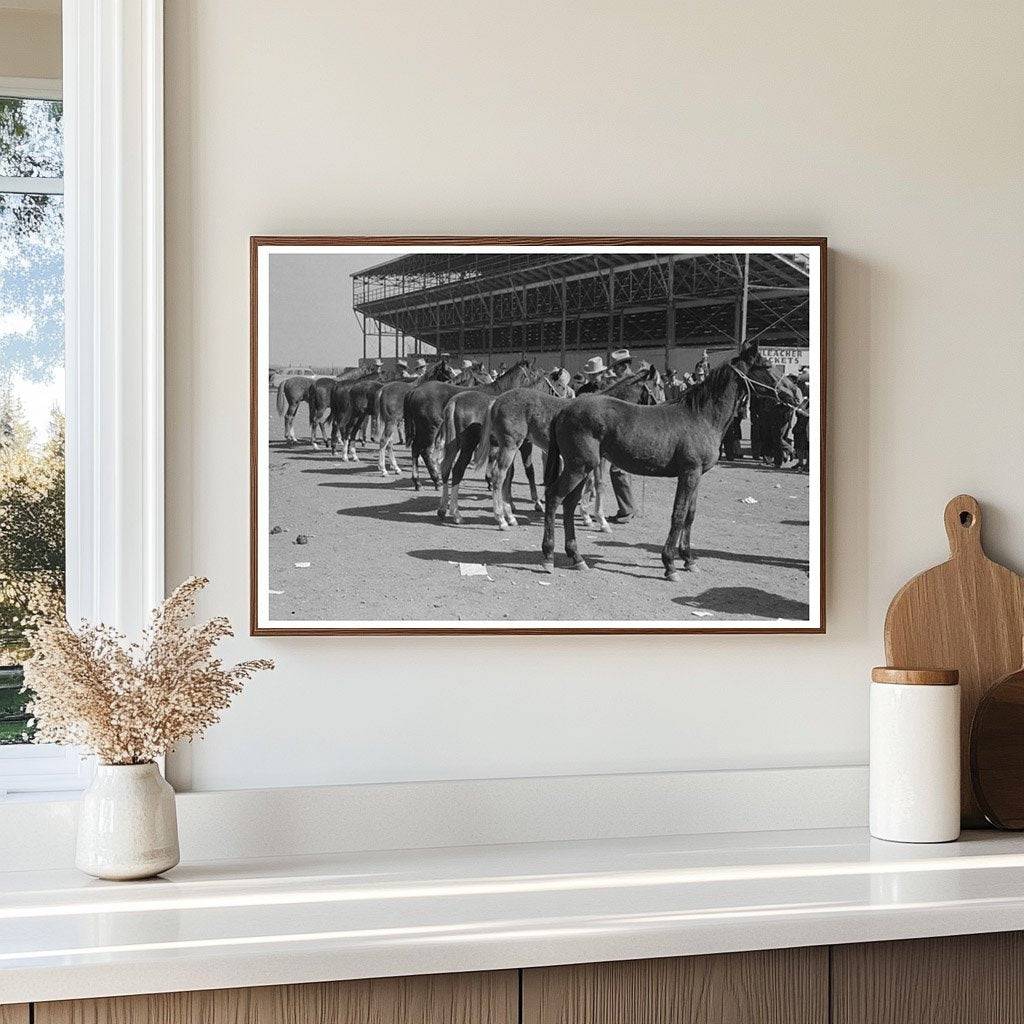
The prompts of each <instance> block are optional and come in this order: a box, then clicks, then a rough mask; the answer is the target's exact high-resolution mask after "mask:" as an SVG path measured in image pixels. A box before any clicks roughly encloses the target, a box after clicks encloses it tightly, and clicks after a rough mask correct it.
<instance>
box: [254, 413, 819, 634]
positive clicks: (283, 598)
mask: <svg viewBox="0 0 1024 1024" xmlns="http://www.w3.org/2000/svg"><path fill="white" fill-rule="evenodd" d="M300 419H301V417H300ZM282 435H283V430H282V426H281V420H280V419H278V418H277V417H272V420H271V425H270V437H271V438H272V440H271V451H270V473H269V480H270V525H271V528H273V527H280V532H278V533H274V534H272V535H271V536H270V537H269V538H268V540H269V546H270V572H269V578H270V589H271V597H270V612H271V617H272V618H273V619H274V620H277V621H284V622H287V621H288V620H294V621H298V620H307V619H310V620H321V621H323V620H329V621H336V620H345V621H350V620H388V619H391V620H399V619H401V620H415V619H436V620H450V621H458V620H479V619H487V620H494V621H498V622H511V621H515V620H530V619H591V620H606V621H607V620H621V619H630V620H662V621H665V620H680V621H685V622H689V623H692V624H693V625H700V624H701V623H707V622H710V621H714V620H724V619H748V620H755V619H761V620H771V619H780V618H781V619H806V618H807V617H808V600H809V592H808V490H809V488H808V477H807V475H806V474H800V473H796V472H793V471H790V470H775V469H771V468H769V467H766V466H764V465H761V464H755V463H753V462H751V461H750V460H749V459H745V460H742V461H739V462H736V463H720V464H719V465H718V466H717V467H715V468H714V469H712V470H711V471H710V472H709V473H707V474H706V475H705V476H704V479H703V481H702V482H701V493H700V498H699V504H698V508H697V518H696V520H695V522H694V526H693V546H694V551H695V553H696V555H697V557H698V571H696V572H693V573H684V572H680V573H679V579H678V582H675V583H669V582H666V581H665V580H664V578H663V568H662V564H661V556H660V552H661V546H662V544H663V543H664V540H665V535H666V533H667V531H668V524H669V516H670V511H671V506H672V497H673V494H674V491H675V481H674V480H662V479H648V480H646V481H644V480H643V479H641V478H634V481H633V494H634V500H635V502H636V506H637V516H636V518H635V519H634V520H633V521H632V522H631V523H628V524H625V525H623V526H618V527H616V526H613V531H614V532H613V533H612V534H602V533H599V532H596V531H593V530H588V529H586V528H585V527H583V526H582V524H579V526H578V536H579V542H580V552H581V553H582V554H583V556H584V557H585V558H586V559H587V560H588V562H589V563H590V565H591V570H590V571H589V572H582V571H578V570H570V569H568V568H566V567H565V565H566V562H565V556H564V554H563V536H562V527H561V518H560V517H559V523H558V529H557V533H556V571H555V573H554V575H550V574H547V573H545V572H543V570H542V568H541V554H540V541H541V529H542V526H543V523H542V519H543V517H542V515H541V514H539V513H534V512H533V511H532V505H531V504H530V503H529V501H528V500H527V499H528V497H529V494H528V489H527V486H526V482H525V480H524V479H523V472H522V467H521V466H520V465H519V463H518V460H517V464H516V485H515V497H516V507H517V509H518V510H519V512H520V517H519V518H520V523H521V524H522V525H521V526H519V528H518V529H514V530H510V531H508V532H504V533H503V532H501V531H499V530H498V528H497V527H496V526H495V525H494V522H493V519H492V517H491V502H490V495H489V494H488V492H487V488H486V486H485V484H484V482H483V479H482V478H481V476H480V474H474V473H472V471H471V472H470V474H468V475H467V478H466V480H465V481H464V483H463V486H462V508H463V517H464V521H463V524H462V525H461V526H454V525H445V524H442V523H441V522H440V521H439V520H438V518H437V515H436V511H437V505H438V495H437V494H436V493H435V492H434V490H433V488H432V486H431V484H430V482H429V477H427V476H426V474H425V473H424V474H423V475H422V479H423V480H425V481H426V484H425V488H424V490H422V491H420V492H419V493H416V492H414V491H413V490H412V485H411V483H410V478H409V457H408V451H407V449H404V448H402V449H399V453H398V461H399V465H400V466H401V467H402V470H403V475H402V476H401V477H399V478H398V479H397V481H396V478H395V477H394V476H392V477H390V478H389V479H386V480H385V479H383V478H382V477H381V476H380V475H379V473H378V471H377V462H376V445H372V444H371V445H366V446H361V449H360V457H361V458H362V460H363V461H361V462H358V463H352V462H347V463H346V462H342V461H341V460H340V459H338V458H335V457H333V456H331V455H330V453H329V452H325V451H323V450H322V449H321V450H319V451H317V450H314V449H313V448H311V447H310V446H309V445H308V444H301V445H298V446H295V447H288V446H287V445H286V444H285V443H284V441H283V440H281V437H282ZM538 461H539V458H538ZM537 473H538V478H539V477H540V467H539V466H538V470H537ZM606 487H607V492H606V493H607V500H606V509H607V511H608V514H611V513H612V512H614V511H615V501H614V498H613V497H612V495H611V488H610V486H608V485H607V481H606ZM745 498H754V499H756V504H755V503H748V502H745V501H744V500H743V499H745ZM542 500H543V494H542ZM300 534H303V535H305V536H306V537H308V538H309V540H308V543H307V544H298V543H296V538H297V537H298V536H299V535H300ZM296 562H309V563H310V564H309V567H308V568H306V567H296V565H295V563H296ZM459 563H477V564H482V565H484V566H486V571H487V575H486V576H484V575H480V576H463V575H462V574H461V571H460V566H459ZM276 591H280V593H276ZM709 612H710V613H711V614H710V615H709V614H708V613H709Z"/></svg>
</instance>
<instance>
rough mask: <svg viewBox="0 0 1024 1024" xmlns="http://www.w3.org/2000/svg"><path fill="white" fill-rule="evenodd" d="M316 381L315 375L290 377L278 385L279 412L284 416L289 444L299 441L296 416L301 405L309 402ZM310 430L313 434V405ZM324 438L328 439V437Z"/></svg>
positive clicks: (285, 433) (279, 414)
mask: <svg viewBox="0 0 1024 1024" xmlns="http://www.w3.org/2000/svg"><path fill="white" fill-rule="evenodd" d="M321 379H322V380H323V379H325V378H321ZM326 379H328V380H329V379H330V378H326ZM314 383H315V378H314V377H289V378H288V379H287V380H283V381H281V383H280V384H278V386H277V414H278V416H283V417H284V438H285V440H286V441H287V442H288V443H289V444H298V443H299V439H298V438H297V437H296V436H295V416H296V415H297V413H298V411H299V406H300V405H302V403H303V402H309V393H310V390H311V389H312V387H313V384H314ZM309 430H310V434H313V432H314V427H313V409H312V406H310V411H309ZM324 440H325V441H326V438H325V439H324ZM314 443H315V442H314Z"/></svg>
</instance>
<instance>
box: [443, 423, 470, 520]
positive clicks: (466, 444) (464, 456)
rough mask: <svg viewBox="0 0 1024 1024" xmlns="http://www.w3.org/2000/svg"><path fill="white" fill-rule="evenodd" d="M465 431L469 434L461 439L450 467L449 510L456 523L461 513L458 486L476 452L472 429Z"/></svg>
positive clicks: (460, 517) (460, 518)
mask: <svg viewBox="0 0 1024 1024" xmlns="http://www.w3.org/2000/svg"><path fill="white" fill-rule="evenodd" d="M466 433H467V435H469V436H468V437H466V438H465V440H464V441H463V445H462V447H461V448H460V449H459V457H458V458H457V459H456V460H455V466H454V468H453V469H452V502H451V507H450V509H449V511H450V512H451V515H452V519H453V520H454V521H455V522H456V523H461V522H462V513H461V512H460V511H459V487H460V486H461V485H462V478H463V477H464V476H465V475H466V467H467V466H468V465H469V463H470V461H471V460H472V458H473V456H474V454H475V453H476V438H473V437H472V434H473V431H467V432H466Z"/></svg>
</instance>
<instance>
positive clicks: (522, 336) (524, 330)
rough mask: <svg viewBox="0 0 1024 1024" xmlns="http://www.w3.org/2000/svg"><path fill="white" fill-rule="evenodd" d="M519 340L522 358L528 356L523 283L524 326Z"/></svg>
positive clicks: (524, 286)
mask: <svg viewBox="0 0 1024 1024" xmlns="http://www.w3.org/2000/svg"><path fill="white" fill-rule="evenodd" d="M519 340H520V342H521V343H522V346H521V347H522V350H523V351H522V355H521V356H520V359H525V358H526V285H525V284H524V285H523V326H522V328H521V333H520V335H519Z"/></svg>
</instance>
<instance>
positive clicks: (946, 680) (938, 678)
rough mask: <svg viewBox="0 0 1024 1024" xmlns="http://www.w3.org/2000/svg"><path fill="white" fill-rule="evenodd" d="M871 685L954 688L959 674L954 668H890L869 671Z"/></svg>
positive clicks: (884, 667)
mask: <svg viewBox="0 0 1024 1024" xmlns="http://www.w3.org/2000/svg"><path fill="white" fill-rule="evenodd" d="M871 682H873V683H900V684H903V685H905V686H956V684H957V683H958V682H960V673H959V672H958V671H957V670H956V669H955V668H890V667H888V666H879V667H878V668H873V669H872V670H871Z"/></svg>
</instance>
